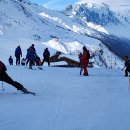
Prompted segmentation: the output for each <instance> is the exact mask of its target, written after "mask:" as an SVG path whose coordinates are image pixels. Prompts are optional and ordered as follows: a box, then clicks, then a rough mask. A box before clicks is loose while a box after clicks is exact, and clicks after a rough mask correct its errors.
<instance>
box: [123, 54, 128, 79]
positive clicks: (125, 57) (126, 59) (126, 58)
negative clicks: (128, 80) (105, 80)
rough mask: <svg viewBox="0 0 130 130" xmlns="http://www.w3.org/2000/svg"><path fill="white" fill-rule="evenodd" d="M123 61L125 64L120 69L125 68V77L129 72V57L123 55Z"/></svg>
mask: <svg viewBox="0 0 130 130" xmlns="http://www.w3.org/2000/svg"><path fill="white" fill-rule="evenodd" d="M124 61H125V64H124V65H125V66H124V68H123V69H122V70H124V69H125V68H126V69H125V75H124V76H125V77H128V73H130V59H129V57H128V56H124Z"/></svg>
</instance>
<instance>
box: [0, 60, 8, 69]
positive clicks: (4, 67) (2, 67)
mask: <svg viewBox="0 0 130 130" xmlns="http://www.w3.org/2000/svg"><path fill="white" fill-rule="evenodd" d="M6 70H7V68H6V66H5V64H4V63H3V62H2V61H0V71H6Z"/></svg>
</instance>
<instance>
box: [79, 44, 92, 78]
mask: <svg viewBox="0 0 130 130" xmlns="http://www.w3.org/2000/svg"><path fill="white" fill-rule="evenodd" d="M89 58H90V54H89V50H87V48H86V47H85V46H84V47H83V55H82V56H81V61H82V63H83V70H84V74H83V75H84V76H88V70H87V66H88V63H89Z"/></svg>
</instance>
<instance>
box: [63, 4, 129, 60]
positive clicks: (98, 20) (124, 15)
mask: <svg viewBox="0 0 130 130" xmlns="http://www.w3.org/2000/svg"><path fill="white" fill-rule="evenodd" d="M63 13H64V14H66V15H67V16H70V17H73V18H75V19H77V21H80V22H81V23H85V24H86V26H88V27H90V28H91V29H92V30H93V31H91V33H90V36H91V37H92V36H93V37H94V38H97V39H98V40H100V41H102V42H103V43H104V44H105V45H106V46H107V47H108V48H109V49H110V50H112V51H113V52H115V53H116V54H117V55H118V56H120V57H122V56H123V55H130V52H129V50H130V44H129V43H130V38H129V34H130V15H129V10H128V9H126V8H124V9H122V10H111V8H110V7H109V5H107V4H104V3H102V4H96V3H83V4H82V3H81V4H79V5H77V6H75V7H73V6H72V5H69V6H68V7H67V8H66V9H65V10H64V11H63ZM94 30H95V31H94ZM87 34H88V33H87Z"/></svg>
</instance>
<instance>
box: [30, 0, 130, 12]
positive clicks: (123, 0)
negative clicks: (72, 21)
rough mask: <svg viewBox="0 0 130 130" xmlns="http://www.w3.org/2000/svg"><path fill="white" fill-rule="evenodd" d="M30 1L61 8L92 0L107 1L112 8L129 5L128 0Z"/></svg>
mask: <svg viewBox="0 0 130 130" xmlns="http://www.w3.org/2000/svg"><path fill="white" fill-rule="evenodd" d="M30 1H32V2H35V3H38V4H42V5H44V6H45V7H47V8H50V9H55V10H62V9H64V8H65V7H66V6H67V5H69V4H76V3H80V2H82V3H83V2H94V3H102V2H104V3H108V4H110V5H111V6H112V7H114V8H119V5H129V6H130V0H30Z"/></svg>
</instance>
